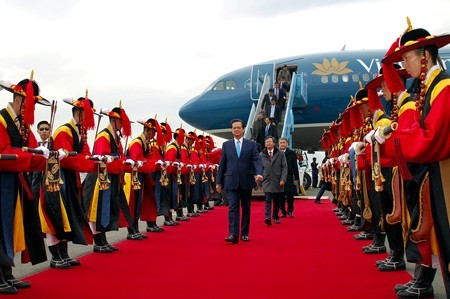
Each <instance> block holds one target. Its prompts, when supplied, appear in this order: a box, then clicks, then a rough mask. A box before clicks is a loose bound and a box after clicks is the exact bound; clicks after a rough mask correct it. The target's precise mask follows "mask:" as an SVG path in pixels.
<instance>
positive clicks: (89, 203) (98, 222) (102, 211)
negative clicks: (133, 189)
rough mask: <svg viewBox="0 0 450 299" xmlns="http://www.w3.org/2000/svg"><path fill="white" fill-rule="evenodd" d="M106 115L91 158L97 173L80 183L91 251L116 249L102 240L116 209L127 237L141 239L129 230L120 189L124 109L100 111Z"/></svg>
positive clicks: (114, 225) (115, 220) (126, 131)
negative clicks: (121, 215)
mask: <svg viewBox="0 0 450 299" xmlns="http://www.w3.org/2000/svg"><path fill="white" fill-rule="evenodd" d="M101 113H102V114H104V115H107V116H108V117H109V125H108V126H107V127H106V128H105V129H103V130H102V131H101V132H100V133H98V135H97V136H96V138H95V142H94V148H93V154H94V156H93V159H95V160H97V161H98V162H100V163H98V172H91V173H88V174H87V176H86V179H85V185H84V204H85V208H86V216H87V220H88V221H89V226H90V228H91V231H92V233H93V234H94V252H99V253H112V252H114V251H117V250H119V248H118V247H116V246H113V245H111V244H110V243H109V242H108V241H107V239H106V232H108V231H113V230H118V229H119V220H120V211H121V212H122V213H123V215H124V216H125V218H126V220H127V222H128V228H129V233H128V235H127V239H132V240H142V236H141V235H140V234H139V232H136V231H130V230H132V229H133V221H132V219H131V214H130V210H129V208H128V204H127V201H126V198H125V194H124V191H123V181H122V180H123V178H122V174H123V172H124V162H125V157H124V152H123V147H122V143H121V136H122V135H125V136H131V125H130V120H129V119H128V116H127V114H126V113H125V110H124V109H123V108H122V107H121V105H119V107H115V108H113V109H112V110H101Z"/></svg>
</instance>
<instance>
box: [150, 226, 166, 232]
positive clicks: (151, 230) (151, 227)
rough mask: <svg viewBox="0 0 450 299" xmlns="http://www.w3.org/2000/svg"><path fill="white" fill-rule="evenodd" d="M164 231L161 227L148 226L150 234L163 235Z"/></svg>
mask: <svg viewBox="0 0 450 299" xmlns="http://www.w3.org/2000/svg"><path fill="white" fill-rule="evenodd" d="M163 231H164V228H162V227H159V226H147V232H149V233H161V232H163Z"/></svg>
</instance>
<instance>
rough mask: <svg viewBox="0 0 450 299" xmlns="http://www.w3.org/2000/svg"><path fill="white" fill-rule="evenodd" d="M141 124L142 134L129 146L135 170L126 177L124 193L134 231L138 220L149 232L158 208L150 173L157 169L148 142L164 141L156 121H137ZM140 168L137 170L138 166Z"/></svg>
mask: <svg viewBox="0 0 450 299" xmlns="http://www.w3.org/2000/svg"><path fill="white" fill-rule="evenodd" d="M137 123H139V124H141V125H143V127H144V129H143V132H142V133H141V134H140V135H139V136H138V137H136V138H134V139H133V140H132V141H131V142H130V145H129V146H128V151H127V156H128V157H129V158H130V159H131V160H133V161H134V163H135V165H134V166H135V168H136V169H133V171H132V172H131V173H127V174H126V175H125V181H126V184H125V188H126V189H127V191H126V192H125V193H126V195H127V197H129V201H128V202H129V206H130V210H131V214H132V215H131V216H132V218H133V221H134V228H135V229H136V230H138V229H139V219H141V220H143V221H147V223H151V224H152V225H151V229H154V228H156V227H157V228H159V227H158V226H156V218H157V216H158V209H157V205H156V198H155V192H154V185H155V182H154V181H153V175H152V174H153V173H154V172H155V170H156V163H155V161H153V160H152V159H151V152H150V151H151V150H152V147H151V142H152V140H154V139H155V136H156V134H158V136H159V138H163V136H162V133H161V128H160V127H159V124H158V122H157V121H156V120H155V119H153V118H149V119H148V120H147V121H137ZM137 166H139V167H137Z"/></svg>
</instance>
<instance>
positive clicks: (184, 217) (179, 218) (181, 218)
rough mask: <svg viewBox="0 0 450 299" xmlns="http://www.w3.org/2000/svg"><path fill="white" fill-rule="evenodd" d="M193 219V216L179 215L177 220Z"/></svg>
mask: <svg viewBox="0 0 450 299" xmlns="http://www.w3.org/2000/svg"><path fill="white" fill-rule="evenodd" d="M189 220H191V218H189V217H186V216H184V215H183V216H177V221H189Z"/></svg>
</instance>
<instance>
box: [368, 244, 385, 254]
mask: <svg viewBox="0 0 450 299" xmlns="http://www.w3.org/2000/svg"><path fill="white" fill-rule="evenodd" d="M385 252H386V246H384V245H374V246H371V247H369V248H367V249H366V250H364V253H365V254H375V253H385Z"/></svg>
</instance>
